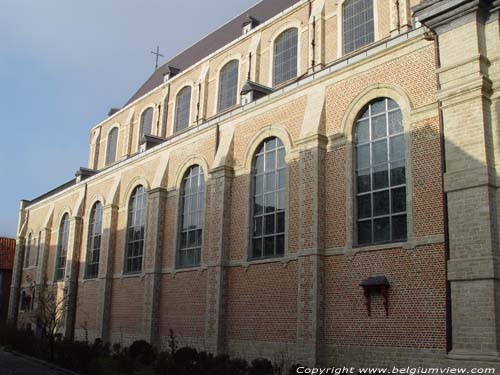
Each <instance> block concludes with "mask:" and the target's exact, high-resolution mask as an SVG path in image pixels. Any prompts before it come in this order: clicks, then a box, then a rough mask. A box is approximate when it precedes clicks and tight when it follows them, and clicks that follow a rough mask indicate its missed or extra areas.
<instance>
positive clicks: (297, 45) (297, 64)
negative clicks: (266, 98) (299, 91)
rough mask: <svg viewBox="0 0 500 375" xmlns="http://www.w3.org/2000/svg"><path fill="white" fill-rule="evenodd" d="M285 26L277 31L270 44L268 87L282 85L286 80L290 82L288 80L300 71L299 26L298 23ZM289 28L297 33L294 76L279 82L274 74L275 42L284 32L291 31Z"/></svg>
mask: <svg viewBox="0 0 500 375" xmlns="http://www.w3.org/2000/svg"><path fill="white" fill-rule="evenodd" d="M287 26H288V27H286V28H284V29H281V30H279V33H277V35H276V36H275V37H274V39H273V41H272V44H271V46H270V50H271V69H270V75H271V79H270V87H273V88H276V87H280V86H283V85H285V84H286V83H287V82H290V81H292V80H294V79H296V78H297V77H298V76H299V72H300V47H301V45H300V27H299V25H291V26H290V25H287ZM291 30H295V31H296V33H297V43H296V65H295V69H296V72H295V76H294V77H290V78H287V79H286V80H282V81H280V82H277V80H276V76H277V75H276V57H277V55H278V54H277V53H276V45H277V42H278V41H279V39H280V38H281V37H283V36H284V34H285V33H286V32H288V31H291Z"/></svg>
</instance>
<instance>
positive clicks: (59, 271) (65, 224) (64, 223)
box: [55, 214, 69, 281]
mask: <svg viewBox="0 0 500 375" xmlns="http://www.w3.org/2000/svg"><path fill="white" fill-rule="evenodd" d="M68 241H69V215H68V214H64V216H63V218H62V220H61V225H60V226H59V239H58V241H57V258H56V277H55V279H56V281H62V280H64V276H65V273H66V256H67V254H68Z"/></svg>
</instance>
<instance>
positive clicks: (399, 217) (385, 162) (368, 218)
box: [355, 98, 407, 245]
mask: <svg viewBox="0 0 500 375" xmlns="http://www.w3.org/2000/svg"><path fill="white" fill-rule="evenodd" d="M355 144H356V206H357V215H356V216H357V219H356V224H357V244H358V245H369V244H376V243H384V242H391V241H402V240H406V238H407V224H406V167H405V165H406V161H405V160H406V156H405V153H406V147H405V138H404V131H403V116H402V113H401V110H400V109H399V107H398V105H397V104H396V103H395V102H394V101H393V100H391V99H386V98H384V99H377V100H375V101H373V102H371V103H370V104H369V105H368V106H367V108H366V109H365V110H364V111H363V112H362V114H361V116H360V117H359V119H358V120H357V124H356V132H355Z"/></svg>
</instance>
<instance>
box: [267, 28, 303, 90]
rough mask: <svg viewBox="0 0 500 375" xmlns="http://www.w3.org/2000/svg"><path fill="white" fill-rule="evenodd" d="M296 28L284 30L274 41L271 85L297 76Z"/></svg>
mask: <svg viewBox="0 0 500 375" xmlns="http://www.w3.org/2000/svg"><path fill="white" fill-rule="evenodd" d="M297 44H298V30H297V29H296V28H293V29H288V30H285V31H284V32H283V33H281V34H280V36H278V37H277V38H276V41H275V42H274V63H273V70H274V74H273V85H274V86H276V85H279V84H280V83H283V82H286V81H288V80H290V79H292V78H295V77H297V62H298V56H297V51H298V47H297Z"/></svg>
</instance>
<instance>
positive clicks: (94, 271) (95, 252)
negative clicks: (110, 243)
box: [85, 202, 102, 279]
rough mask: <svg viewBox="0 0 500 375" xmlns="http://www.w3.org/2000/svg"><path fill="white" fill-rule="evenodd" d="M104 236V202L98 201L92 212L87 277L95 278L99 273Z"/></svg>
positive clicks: (88, 241) (86, 268)
mask: <svg viewBox="0 0 500 375" xmlns="http://www.w3.org/2000/svg"><path fill="white" fill-rule="evenodd" d="M101 236H102V204H101V203H100V202H97V203H96V204H95V205H94V207H92V211H91V212H90V221H89V233H88V240H87V259H86V264H85V278H87V279H93V278H96V277H97V276H98V274H99V255H100V252H101Z"/></svg>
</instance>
